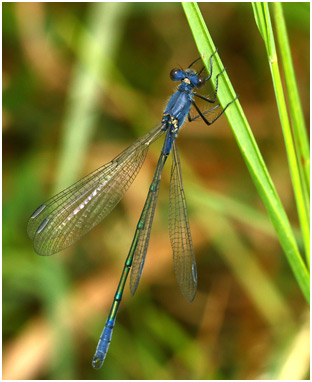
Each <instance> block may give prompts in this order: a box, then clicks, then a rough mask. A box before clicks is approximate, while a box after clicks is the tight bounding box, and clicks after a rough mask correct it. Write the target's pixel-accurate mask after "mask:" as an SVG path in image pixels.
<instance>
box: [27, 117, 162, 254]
mask: <svg viewBox="0 0 312 382" xmlns="http://www.w3.org/2000/svg"><path fill="white" fill-rule="evenodd" d="M162 134H163V131H162V130H161V124H160V123H159V124H158V125H157V126H155V127H154V128H153V129H151V130H150V131H149V132H148V133H147V134H145V135H144V136H142V137H140V138H138V139H137V140H136V141H135V142H134V143H133V144H132V145H131V146H129V147H128V148H127V149H125V150H124V151H123V152H121V153H120V154H119V155H118V156H117V157H116V158H114V159H113V160H112V161H111V162H109V163H107V164H106V165H104V166H102V167H100V168H98V169H97V170H95V171H94V172H92V173H91V174H89V175H87V176H86V177H84V178H83V179H81V180H80V181H78V182H77V183H75V184H73V185H72V186H70V187H68V188H67V189H65V190H64V191H61V192H60V193H59V194H57V195H55V196H54V197H52V198H51V199H49V200H48V201H47V202H45V203H44V204H42V205H41V206H40V207H39V208H38V209H37V210H36V211H35V212H34V213H33V214H32V216H31V217H30V219H29V222H28V226H27V232H28V235H29V237H30V238H31V239H33V241H34V249H35V251H36V252H37V253H38V254H39V255H52V254H53V253H56V252H59V251H61V250H63V249H64V248H66V247H68V246H70V245H71V244H73V243H74V242H75V241H77V240H78V239H80V238H81V237H82V236H83V235H85V234H86V233H88V232H89V231H90V230H91V229H92V228H93V227H94V226H96V225H97V224H98V223H100V222H101V221H102V220H103V219H104V218H105V217H106V216H107V215H108V214H109V213H110V212H111V211H112V210H113V208H114V207H115V206H116V205H117V203H118V202H119V201H120V200H121V199H122V197H123V196H124V194H125V192H126V191H127V190H128V188H129V187H130V185H131V184H132V182H133V181H134V179H135V177H136V175H137V174H138V172H139V170H140V168H141V166H142V164H143V162H144V159H145V157H146V154H147V151H148V148H149V146H150V144H151V143H153V142H154V141H155V140H156V139H158V138H159V137H160V136H161V135H162Z"/></svg>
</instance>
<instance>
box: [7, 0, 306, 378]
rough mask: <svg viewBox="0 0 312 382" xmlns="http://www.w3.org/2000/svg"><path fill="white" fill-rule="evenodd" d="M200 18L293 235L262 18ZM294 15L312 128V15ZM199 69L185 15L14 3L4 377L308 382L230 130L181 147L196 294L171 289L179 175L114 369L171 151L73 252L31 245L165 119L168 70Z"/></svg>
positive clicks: (174, 10)
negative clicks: (104, 345)
mask: <svg viewBox="0 0 312 382" xmlns="http://www.w3.org/2000/svg"><path fill="white" fill-rule="evenodd" d="M200 8H201V11H202V14H203V17H204V19H205V21H206V23H207V25H208V27H209V30H210V33H211V34H212V37H213V40H214V43H215V44H216V46H217V47H218V48H219V54H220V56H221V58H222V61H223V63H224V64H225V65H226V68H227V73H228V75H229V76H230V79H231V81H232V84H233V85H234V87H235V90H236V92H237V93H238V94H239V95H240V102H241V104H242V106H243V108H244V110H245V113H246V115H247V118H248V120H249V123H250V125H251V127H252V130H253V133H254V135H255V137H256V140H257V143H258V145H259V147H260V150H261V152H262V155H263V157H264V159H265V161H266V164H267V166H268V169H269V171H270V174H271V176H272V178H273V181H274V183H275V185H276V187H277V191H278V193H279V195H280V197H281V199H282V202H283V204H284V206H285V208H286V212H287V214H288V217H289V219H290V221H291V224H292V226H293V227H294V228H295V229H296V227H297V226H298V218H297V214H296V207H295V202H294V196H293V192H292V188H291V181H290V176H289V171H288V166H287V158H286V153H285V148H284V143H283V138H282V132H281V128H280V123H279V118H278V114H277V109H276V104H275V98H274V93H273V88H272V83H271V77H270V73H269V69H268V65H267V63H266V55H265V51H264V49H265V48H264V45H263V43H262V41H261V37H260V35H259V32H258V30H257V27H256V24H255V21H254V17H253V13H252V9H251V6H250V5H249V4H246V3H201V4H200ZM283 8H284V12H285V17H286V23H287V27H288V33H289V39H290V46H291V50H292V56H293V60H294V66H295V71H296V77H297V83H298V87H299V92H300V96H301V101H302V104H303V108H304V112H305V119H306V122H307V124H308V121H309V104H310V100H309V90H310V89H309V68H310V63H309V46H310V45H309V30H310V28H309V12H310V9H309V4H308V3H285V4H284V6H283ZM197 56H198V52H196V48H195V44H194V41H193V39H192V34H191V32H190V30H189V28H188V23H187V21H186V19H185V16H184V13H183V11H182V8H181V7H180V5H179V4H178V3H114V4H113V3H6V4H4V5H3V373H4V374H3V378H5V379H275V378H281V379H300V378H306V377H307V376H308V374H307V373H308V371H307V370H308V369H307V368H308V358H307V357H308V349H309V344H308V338H309V335H308V327H307V322H308V317H307V308H306V303H305V301H304V299H303V297H302V295H301V292H300V290H299V288H298V286H297V284H296V282H295V279H294V277H293V275H292V273H291V271H290V269H289V266H288V264H287V262H286V260H285V257H284V255H283V253H282V250H281V248H280V246H279V244H278V242H277V240H276V237H275V234H274V230H273V228H272V226H271V223H270V222H269V220H268V218H267V216H266V213H265V210H264V208H263V206H262V204H261V201H260V199H259V196H258V195H257V193H256V192H255V188H254V186H253V183H252V181H251V180H250V178H249V174H248V171H247V169H246V167H245V164H244V162H243V160H242V158H241V156H240V154H239V151H238V149H237V146H236V143H235V141H234V139H233V137H232V135H231V132H230V129H229V127H228V126H227V123H226V120H225V118H222V119H220V120H219V121H218V122H217V123H216V124H215V125H213V127H211V128H208V127H207V126H206V125H204V124H203V123H201V122H200V121H199V122H194V123H192V124H186V126H185V127H183V129H182V130H181V132H180V134H179V138H178V145H179V149H180V153H181V159H182V167H183V176H184V188H185V193H186V198H187V204H188V209H189V215H190V223H191V230H192V235H193V241H194V247H195V254H196V259H197V265H198V278H199V283H198V292H197V295H196V298H195V300H194V302H193V303H192V304H189V303H187V302H186V301H185V300H184V299H183V297H182V296H181V294H180V292H179V289H178V286H177V283H176V280H175V278H174V270H173V264H172V259H171V248H170V243H169V239H168V229H167V225H168V224H167V218H168V212H167V207H168V185H169V176H170V166H169V165H168V166H166V168H165V171H164V175H163V179H162V184H161V190H160V197H159V202H158V206H157V212H156V216H155V221H154V226H153V229H152V235H151V242H150V246H149V251H148V255H147V260H146V264H145V268H144V272H143V277H142V280H141V283H140V287H139V289H138V291H137V293H136V295H135V297H134V298H132V297H131V296H130V293H129V291H128V287H127V288H126V289H127V290H126V292H125V295H124V299H123V302H122V306H121V309H120V312H119V315H118V319H117V324H116V328H115V331H114V334H113V339H112V343H111V347H110V350H109V353H108V356H107V359H106V361H105V363H104V366H103V368H102V369H101V370H100V371H95V370H93V369H92V367H91V360H92V357H93V353H94V350H95V347H96V344H97V340H98V337H99V335H100V333H101V330H102V327H103V325H104V323H105V320H106V317H107V314H108V310H109V307H110V304H111V301H112V299H113V295H114V291H115V289H116V287H117V283H118V280H119V276H120V272H121V269H122V266H123V262H124V259H125V257H126V255H127V252H128V249H129V246H130V244H131V239H132V235H133V233H134V230H135V225H136V222H137V219H138V218H139V215H140V210H141V208H142V206H143V204H144V199H145V196H146V193H147V190H148V186H149V182H150V180H151V178H152V174H153V171H154V168H155V165H156V161H157V155H158V152H159V145H160V143H157V144H155V147H153V148H152V149H151V151H150V153H149V155H148V158H147V160H146V163H145V165H144V166H143V168H142V170H141V173H140V174H139V176H138V178H137V179H136V181H135V182H134V184H133V186H132V187H131V188H130V190H129V191H128V193H127V195H126V196H125V198H124V200H123V201H122V202H121V203H120V205H119V206H118V207H117V208H116V210H115V211H114V212H113V213H112V214H111V215H110V216H109V217H107V219H106V220H105V221H104V222H103V223H101V224H100V225H99V227H97V228H95V229H94V230H93V231H92V232H91V233H89V234H88V235H87V236H85V237H84V238H83V239H82V240H80V242H79V243H77V244H76V245H74V246H73V247H72V248H69V249H67V250H66V251H64V253H61V254H58V255H55V256H53V257H46V258H44V257H39V256H37V255H36V254H35V253H34V251H33V249H32V243H31V241H30V240H29V239H28V237H27V236H26V224H27V220H28V217H29V216H30V214H31V213H32V212H33V210H34V209H35V208H37V207H38V205H39V204H41V203H42V202H43V201H44V200H46V199H47V198H48V197H49V196H51V195H52V194H53V193H55V192H56V191H59V190H60V189H61V188H63V187H66V186H67V185H70V184H71V183H73V181H75V180H77V177H80V176H82V175H85V174H87V173H88V172H90V171H92V170H94V169H95V168H97V167H99V166H100V165H102V164H103V163H105V162H107V161H109V160H110V159H112V158H113V157H114V156H115V155H117V154H118V153H119V152H120V151H121V150H122V149H124V148H125V147H126V146H128V145H129V144H131V143H132V142H133V141H134V139H135V138H136V137H137V136H139V135H141V134H143V133H144V132H145V131H146V130H147V129H149V128H150V127H151V126H152V125H154V124H155V123H156V122H158V121H159V120H160V118H161V114H162V111H163V107H164V106H165V104H166V100H167V99H168V97H169V96H170V94H171V93H172V90H173V89H174V88H175V84H173V83H172V82H171V81H170V79H169V72H170V70H171V69H172V68H173V67H176V66H178V65H181V66H182V67H186V66H188V65H189V64H190V63H191V62H192V61H193V60H194V59H195V58H196V57H197ZM56 185H57V186H56ZM300 244H301V245H302V243H300ZM293 364H295V365H296V367H295V368H294V367H291V365H293Z"/></svg>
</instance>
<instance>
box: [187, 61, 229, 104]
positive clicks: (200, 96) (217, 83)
mask: <svg viewBox="0 0 312 382" xmlns="http://www.w3.org/2000/svg"><path fill="white" fill-rule="evenodd" d="M224 71H225V68H223V70H222V71H221V72H220V73H219V74H217V76H216V90H215V93H214V97H213V99H209V98H207V97H204V96H202V95H200V94H197V93H196V92H193V94H194V96H196V97H198V98H201V99H203V100H204V101H207V102H209V103H215V102H216V99H217V94H218V87H219V76H221V74H222V73H223V72H224Z"/></svg>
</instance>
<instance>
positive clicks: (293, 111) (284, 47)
mask: <svg viewBox="0 0 312 382" xmlns="http://www.w3.org/2000/svg"><path fill="white" fill-rule="evenodd" d="M273 10H274V18H275V25H276V31H277V41H278V45H279V49H280V52H281V59H282V65H283V69H284V73H285V83H286V89H287V95H288V101H289V111H290V118H291V122H292V128H293V133H294V143H295V148H296V154H297V161H298V166H299V170H300V175H301V178H302V179H303V186H304V189H305V192H306V197H307V198H306V201H307V202H306V204H307V206H309V201H310V200H309V194H310V148H309V142H308V134H307V129H306V125H305V121H304V116H303V111H302V107H301V102H300V97H299V91H298V86H297V82H296V76H295V70H294V66H293V62H292V58H291V51H290V46H289V40H288V35H287V29H286V23H285V19H284V13H283V6H282V3H277V2H276V3H273Z"/></svg>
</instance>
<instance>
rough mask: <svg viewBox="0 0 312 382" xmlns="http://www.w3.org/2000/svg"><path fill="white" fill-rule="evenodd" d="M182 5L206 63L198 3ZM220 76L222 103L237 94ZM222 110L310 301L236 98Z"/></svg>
mask: <svg viewBox="0 0 312 382" xmlns="http://www.w3.org/2000/svg"><path fill="white" fill-rule="evenodd" d="M182 5H183V8H184V11H185V14H186V17H187V19H188V22H189V25H190V28H191V30H192V33H193V36H194V39H195V42H196V44H197V47H198V50H199V52H200V55H201V57H202V58H203V61H204V62H205V64H206V66H207V64H208V61H209V57H210V55H211V54H212V53H213V52H214V51H215V50H216V48H215V46H214V44H213V41H212V38H211V36H210V34H209V32H208V30H207V27H206V25H205V22H204V20H203V17H202V15H201V13H200V10H199V8H198V5H197V4H196V3H182ZM214 62H215V66H214V68H215V69H216V73H217V72H220V71H221V70H222V69H223V65H222V63H221V60H220V58H219V56H216V59H215V61H214ZM222 79H223V83H222V84H221V85H220V88H219V89H220V91H219V92H218V96H219V101H220V104H221V105H222V106H223V107H224V106H225V105H226V104H227V103H228V102H229V101H230V100H232V99H233V98H234V97H235V96H236V95H235V92H234V89H233V87H232V85H231V83H230V80H229V78H228V76H227V74H226V73H224V75H222ZM214 85H215V82H214ZM225 114H226V117H227V119H228V121H229V124H230V126H231V129H232V132H233V134H234V137H235V139H236V141H237V144H238V146H239V148H240V150H241V152H242V155H243V158H244V160H245V162H246V165H247V167H248V170H249V172H250V175H251V177H252V180H253V182H254V184H255V186H256V188H257V190H258V192H259V195H260V197H261V199H262V201H263V203H264V205H265V207H266V210H267V212H268V215H269V217H270V219H271V221H272V223H273V225H274V228H275V230H276V232H277V236H278V239H279V241H280V244H281V246H282V248H283V250H284V252H285V254H286V257H287V260H288V262H289V264H290V266H291V269H292V271H293V272H294V275H295V277H296V279H297V282H298V284H299V286H300V288H301V290H302V292H303V294H304V296H305V298H306V299H307V300H308V301H309V273H308V270H307V267H306V265H305V263H304V261H303V260H302V257H301V255H300V253H299V250H298V246H297V243H296V240H295V237H294V234H293V231H292V229H291V226H290V224H289V221H288V218H287V215H286V213H285V210H284V208H283V206H282V203H281V201H280V199H279V197H278V195H277V192H276V189H275V187H274V185H273V182H272V180H271V178H270V175H269V173H268V170H267V168H266V165H265V163H264V161H263V158H262V156H261V153H260V151H259V148H258V146H257V143H256V141H255V139H254V136H253V134H252V132H251V129H250V126H249V124H248V121H247V119H246V116H245V114H244V112H243V110H242V108H241V106H240V103H239V102H238V101H236V102H234V103H233V104H232V105H231V107H229V108H228V109H227V110H226V113H225Z"/></svg>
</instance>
